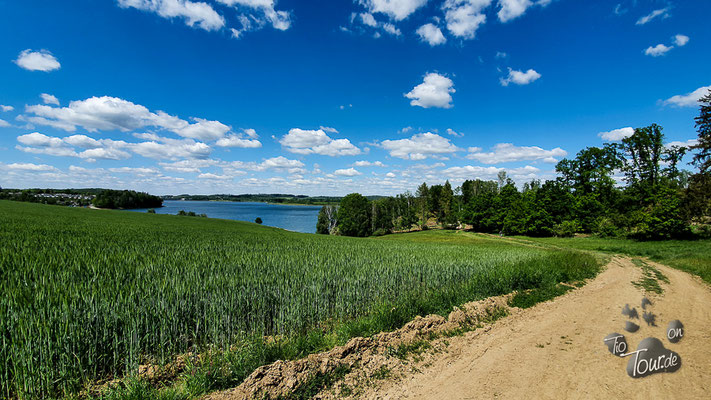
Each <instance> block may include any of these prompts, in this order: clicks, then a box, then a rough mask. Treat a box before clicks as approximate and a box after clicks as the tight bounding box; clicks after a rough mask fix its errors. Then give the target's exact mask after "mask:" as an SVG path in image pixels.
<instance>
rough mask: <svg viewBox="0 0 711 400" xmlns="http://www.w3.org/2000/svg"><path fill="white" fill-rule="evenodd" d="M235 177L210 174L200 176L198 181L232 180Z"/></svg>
mask: <svg viewBox="0 0 711 400" xmlns="http://www.w3.org/2000/svg"><path fill="white" fill-rule="evenodd" d="M232 178H233V177H231V176H229V175H217V174H213V173H210V172H206V173H204V174H200V175H198V179H213V180H221V181H222V180H230V179H232Z"/></svg>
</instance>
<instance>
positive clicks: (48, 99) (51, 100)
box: [40, 93, 59, 105]
mask: <svg viewBox="0 0 711 400" xmlns="http://www.w3.org/2000/svg"><path fill="white" fill-rule="evenodd" d="M40 97H41V98H42V102H44V104H55V105H59V99H57V98H56V97H54V96H52V95H51V94H47V93H42V94H40Z"/></svg>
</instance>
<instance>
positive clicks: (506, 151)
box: [467, 143, 568, 164]
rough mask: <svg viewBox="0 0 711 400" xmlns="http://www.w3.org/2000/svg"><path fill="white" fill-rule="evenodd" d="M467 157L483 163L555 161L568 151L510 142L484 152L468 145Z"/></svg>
mask: <svg viewBox="0 0 711 400" xmlns="http://www.w3.org/2000/svg"><path fill="white" fill-rule="evenodd" d="M469 152H470V153H469V155H467V158H469V159H472V160H477V161H479V162H481V163H484V164H499V163H505V162H515V161H535V160H542V161H543V162H548V163H555V162H557V161H558V159H557V158H559V157H565V156H566V155H568V152H566V151H565V150H563V149H561V148H560V147H556V148H554V149H551V150H545V149H542V148H540V147H538V146H515V145H513V144H512V143H499V144H497V145H496V146H494V147H493V151H491V152H489V153H484V152H482V151H481V149H480V148H479V147H470V148H469Z"/></svg>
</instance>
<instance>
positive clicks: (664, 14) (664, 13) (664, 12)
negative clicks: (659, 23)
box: [636, 7, 671, 25]
mask: <svg viewBox="0 0 711 400" xmlns="http://www.w3.org/2000/svg"><path fill="white" fill-rule="evenodd" d="M670 9H671V8H670V7H666V8H660V9H658V10H654V11H652V12H651V13H649V14H647V15H645V16H643V17H641V18H640V19H638V20H637V22H636V25H645V24H647V23H649V22H651V21H652V20H654V19H655V18H657V17H660V18H662V19H664V18H669V17H670V15H669V10H670Z"/></svg>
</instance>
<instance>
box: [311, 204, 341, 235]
mask: <svg viewBox="0 0 711 400" xmlns="http://www.w3.org/2000/svg"><path fill="white" fill-rule="evenodd" d="M336 215H337V210H336V207H335V206H323V207H321V210H320V211H319V212H318V219H317V221H316V233H320V234H322V235H330V234H332V233H333V230H334V229H335V228H336V224H337V221H338V220H337V218H336Z"/></svg>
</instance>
